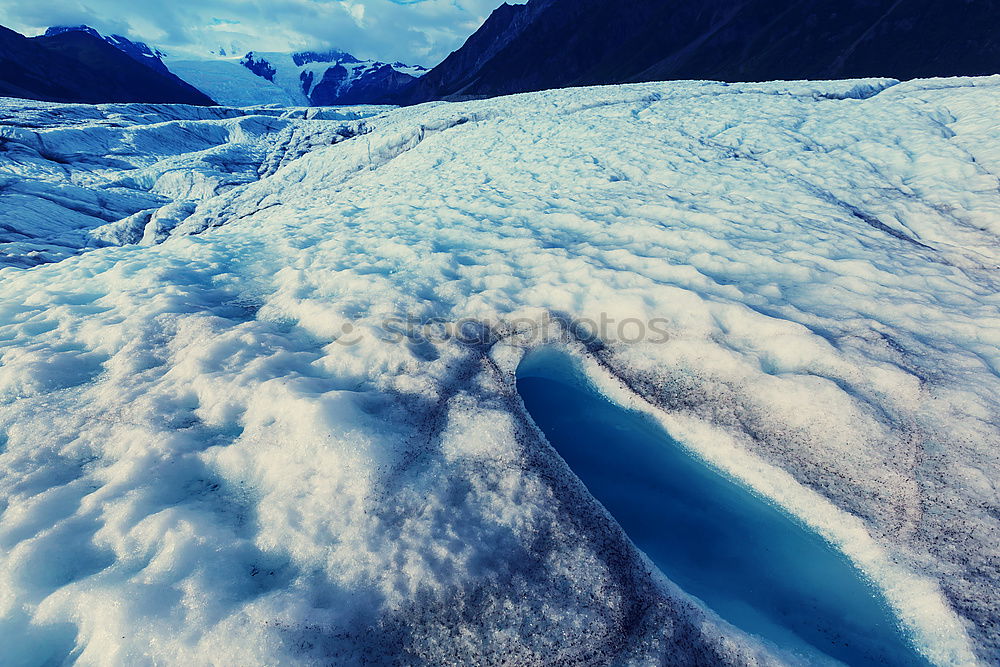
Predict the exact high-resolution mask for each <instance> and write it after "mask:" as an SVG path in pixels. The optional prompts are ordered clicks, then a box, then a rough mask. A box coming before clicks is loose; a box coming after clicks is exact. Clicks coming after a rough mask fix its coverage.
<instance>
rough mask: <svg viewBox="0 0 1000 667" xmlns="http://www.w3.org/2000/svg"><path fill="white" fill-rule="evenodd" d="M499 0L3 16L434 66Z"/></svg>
mask: <svg viewBox="0 0 1000 667" xmlns="http://www.w3.org/2000/svg"><path fill="white" fill-rule="evenodd" d="M501 1H502V0H415V1H405V0H395V1H393V0H160V1H156V2H135V0H2V4H3V5H4V7H3V15H2V18H0V22H2V23H3V24H4V25H6V26H7V27H9V28H12V29H14V30H18V31H20V32H23V33H25V34H38V33H40V32H42V31H44V29H45V28H46V27H48V26H51V25H66V24H78V23H84V24H87V25H91V26H93V27H95V28H97V29H98V30H100V31H102V32H105V33H109V32H117V33H122V34H125V35H127V36H129V37H132V38H135V39H142V40H145V41H148V42H149V43H151V44H153V45H155V46H157V47H159V48H162V49H164V50H166V51H168V52H169V51H171V50H173V51H185V52H202V53H207V52H208V51H209V50H215V49H218V48H219V47H220V46H221V47H224V48H226V50H227V51H232V50H236V51H237V52H239V51H248V50H257V51H290V50H304V49H319V48H327V47H336V48H340V49H344V50H346V51H350V52H351V53H354V54H355V55H357V56H359V57H362V58H379V59H381V60H401V61H404V62H409V63H418V64H424V65H434V64H436V63H437V62H439V61H440V60H441V59H443V58H444V57H445V56H446V55H448V53H449V52H450V51H453V50H455V49H456V48H458V47H459V46H461V44H462V43H463V42H464V41H465V39H466V38H467V37H468V36H469V35H471V34H472V33H473V32H474V31H475V30H476V29H477V28H478V27H479V26H480V25H481V24H482V22H483V21H484V20H485V19H486V17H487V16H488V15H489V13H490V12H491V11H492V10H493V9H494V8H495V7H496V6H497V5H499V4H500V2H501ZM508 1H510V0H508ZM514 1H523V0H514Z"/></svg>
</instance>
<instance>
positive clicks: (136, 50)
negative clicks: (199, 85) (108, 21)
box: [45, 25, 170, 74]
mask: <svg viewBox="0 0 1000 667" xmlns="http://www.w3.org/2000/svg"><path fill="white" fill-rule="evenodd" d="M65 32H85V33H87V34H88V35H93V36H94V37H97V38H98V39H103V40H104V41H105V42H107V43H108V44H110V45H111V46H113V47H115V48H116V49H118V50H119V51H121V52H122V53H124V54H125V55H127V56H129V57H130V58H132V59H133V60H135V61H136V62H140V63H142V64H143V65H146V66H147V67H152V68H153V69H155V70H157V71H158V72H163V73H164V74H166V73H169V71H170V70H168V69H167V66H166V65H164V64H163V60H162V59H163V57H164V56H165V55H166V54H164V53H163V52H162V51H160V50H159V49H154V48H152V47H150V46H149V45H148V44H146V43H145V42H134V41H132V40H130V39H129V38H127V37H124V36H122V35H102V34H101V33H99V32H98V31H97V30H95V29H94V28H91V27H90V26H89V25H60V26H52V27H51V28H49V29H48V30H46V31H45V35H46V36H47V37H50V36H52V35H61V34H62V33H65Z"/></svg>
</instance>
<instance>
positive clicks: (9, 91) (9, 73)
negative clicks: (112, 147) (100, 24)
mask: <svg viewBox="0 0 1000 667" xmlns="http://www.w3.org/2000/svg"><path fill="white" fill-rule="evenodd" d="M0 95H2V96H8V97H23V98H28V99H35V100H47V101H53V102H84V103H91V104H95V103H102V102H148V103H172V104H201V105H209V104H214V102H213V101H212V99H211V98H209V97H208V96H206V95H204V94H203V93H201V92H200V91H198V90H196V89H195V88H193V87H192V86H190V85H188V84H187V83H185V82H183V81H181V80H180V79H179V78H177V77H176V76H174V75H173V74H170V73H169V72H163V71H158V70H157V69H156V68H155V67H149V66H146V65H143V64H139V63H138V62H136V61H135V59H134V58H133V57H130V56H129V55H126V54H125V53H124V52H123V51H122V50H121V49H119V48H118V47H117V46H112V45H111V44H109V43H107V42H106V41H105V40H103V39H102V38H100V37H99V36H95V35H94V34H91V33H89V32H86V31H80V30H69V31H63V32H56V33H53V34H47V35H44V36H41V37H32V38H29V37H25V36H24V35H21V34H19V33H17V32H14V31H13V30H10V29H8V28H4V27H2V26H0Z"/></svg>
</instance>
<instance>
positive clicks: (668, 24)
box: [400, 0, 1000, 103]
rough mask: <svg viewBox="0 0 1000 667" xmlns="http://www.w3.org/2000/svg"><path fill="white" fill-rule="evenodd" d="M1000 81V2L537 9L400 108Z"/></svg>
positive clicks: (439, 73)
mask: <svg viewBox="0 0 1000 667" xmlns="http://www.w3.org/2000/svg"><path fill="white" fill-rule="evenodd" d="M997 72H1000V0H954V1H952V2H942V1H941V0H805V1H802V2H778V1H776V0H700V1H699V2H691V1H690V0H617V1H615V2H612V1H610V0H531V2H529V3H528V4H527V5H524V6H510V5H503V6H501V7H499V8H498V9H497V10H496V11H494V12H493V14H492V15H491V16H490V17H489V19H487V21H486V23H484V24H483V26H482V27H481V28H480V29H479V30H478V31H477V32H476V33H475V34H474V35H473V36H472V37H470V38H469V40H468V41H467V42H466V43H465V45H464V46H463V47H462V48H461V49H459V50H458V51H456V52H454V53H452V54H451V55H450V56H449V57H448V58H447V59H445V60H444V62H442V63H441V64H440V65H438V66H437V67H435V68H434V69H433V70H431V72H429V73H428V74H427V75H425V76H424V77H422V78H421V79H420V80H419V81H418V82H416V83H415V84H414V85H413V86H412V87H411V88H409V89H408V90H407V91H405V93H404V95H403V96H401V99H400V101H401V102H407V103H413V102H422V101H426V100H431V99H441V98H449V99H454V98H459V97H466V96H490V95H502V94H507V93H514V92H522V91H528V90H541V89H546V88H559V87H565V86H574V85H588V84H598V83H622V82H632V81H652V80H665V79H719V80H724V81H762V80H773V79H830V78H850V77H864V76H888V77H895V78H900V79H909V78H916V77H929V76H955V75H980V74H993V73H997Z"/></svg>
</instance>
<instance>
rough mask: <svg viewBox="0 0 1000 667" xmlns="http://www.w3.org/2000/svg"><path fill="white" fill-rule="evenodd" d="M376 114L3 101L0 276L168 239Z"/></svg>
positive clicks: (0, 105)
mask: <svg viewBox="0 0 1000 667" xmlns="http://www.w3.org/2000/svg"><path fill="white" fill-rule="evenodd" d="M240 69H243V68H242V67H241V68H240ZM244 71H246V70H244ZM247 74H249V75H250V76H251V77H253V78H255V79H256V78H257V77H254V76H253V75H252V74H250V73H249V72H247ZM378 112H379V108H377V107H363V106H362V107H350V108H345V109H334V108H313V109H278V108H246V109H226V108H215V107H212V108H208V107H192V106H183V105H171V106H161V107H152V106H146V107H140V106H137V105H98V106H89V105H56V104H51V103H45V102H30V103H26V102H23V101H14V100H8V101H6V102H5V101H4V100H3V99H0V158H2V159H0V266H7V265H13V266H32V265H35V264H39V263H44V262H51V261H56V260H58V259H61V258H63V257H65V256H67V255H70V254H75V253H77V252H80V251H81V250H86V249H91V248H94V247H99V246H102V245H109V244H114V245H120V244H122V243H137V242H140V241H142V240H143V239H145V242H147V243H150V242H154V241H159V240H162V238H163V237H164V236H165V234H166V231H168V230H169V229H170V228H171V227H172V226H173V225H175V224H177V223H178V222H179V221H180V220H182V219H184V218H186V217H187V216H188V215H189V214H191V213H192V212H196V211H197V210H198V205H199V204H200V203H202V202H204V201H205V200H208V199H212V198H214V197H217V196H218V195H221V194H223V193H225V192H227V191H229V190H231V189H233V188H236V187H239V186H242V185H245V184H247V183H249V182H252V181H255V180H257V179H259V178H261V177H262V176H266V174H267V173H268V171H269V170H274V169H277V168H278V166H279V165H280V164H283V163H285V162H288V161H290V160H292V159H295V158H296V157H298V156H300V155H302V154H304V153H306V152H308V151H309V150H311V149H312V148H314V147H315V146H317V145H319V144H320V143H327V144H329V143H333V142H336V141H342V140H343V139H344V138H345V137H346V136H350V133H351V132H356V131H358V127H360V126H359V124H358V122H357V121H358V119H362V118H365V117H367V116H371V115H373V114H375V113H378Z"/></svg>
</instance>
